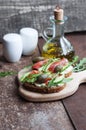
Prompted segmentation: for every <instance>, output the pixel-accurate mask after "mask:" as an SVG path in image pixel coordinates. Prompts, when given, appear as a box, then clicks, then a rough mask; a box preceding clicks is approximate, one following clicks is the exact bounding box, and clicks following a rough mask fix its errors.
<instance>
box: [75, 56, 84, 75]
mask: <svg viewBox="0 0 86 130" xmlns="http://www.w3.org/2000/svg"><path fill="white" fill-rule="evenodd" d="M83 70H86V58H83V59H81V60H80V61H79V63H77V64H76V66H75V67H74V70H73V71H74V72H80V71H83Z"/></svg>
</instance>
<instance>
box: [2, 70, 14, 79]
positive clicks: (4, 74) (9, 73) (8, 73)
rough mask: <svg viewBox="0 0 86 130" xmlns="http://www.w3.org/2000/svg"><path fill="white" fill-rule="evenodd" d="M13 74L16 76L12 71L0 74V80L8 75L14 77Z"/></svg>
mask: <svg viewBox="0 0 86 130" xmlns="http://www.w3.org/2000/svg"><path fill="white" fill-rule="evenodd" d="M14 74H16V72H13V71H4V72H0V78H1V77H5V76H9V75H14Z"/></svg>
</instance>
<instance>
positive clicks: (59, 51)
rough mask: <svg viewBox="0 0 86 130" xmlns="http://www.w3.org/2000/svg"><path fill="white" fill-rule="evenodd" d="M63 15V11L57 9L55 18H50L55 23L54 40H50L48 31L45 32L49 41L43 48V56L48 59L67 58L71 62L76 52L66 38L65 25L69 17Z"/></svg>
mask: <svg viewBox="0 0 86 130" xmlns="http://www.w3.org/2000/svg"><path fill="white" fill-rule="evenodd" d="M63 14H64V11H63V9H61V8H58V7H56V8H55V10H54V17H53V16H52V17H50V20H51V22H52V23H53V27H52V30H53V35H52V38H48V36H47V34H46V31H44V35H45V36H46V38H48V39H47V42H46V43H45V44H44V46H43V50H42V56H43V57H46V58H63V57H66V58H67V59H68V60H69V61H72V59H73V57H74V55H75V51H74V48H73V46H72V45H71V43H70V41H68V40H67V39H66V38H65V37H64V23H65V21H66V18H67V17H64V15H63ZM48 29H49V28H48Z"/></svg>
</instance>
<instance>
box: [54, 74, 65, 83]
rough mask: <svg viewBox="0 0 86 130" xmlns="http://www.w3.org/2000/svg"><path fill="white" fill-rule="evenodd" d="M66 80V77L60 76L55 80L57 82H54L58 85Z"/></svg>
mask: <svg viewBox="0 0 86 130" xmlns="http://www.w3.org/2000/svg"><path fill="white" fill-rule="evenodd" d="M63 79H64V75H61V76H58V77H56V78H55V80H54V81H53V83H58V82H61V81H62V80H63Z"/></svg>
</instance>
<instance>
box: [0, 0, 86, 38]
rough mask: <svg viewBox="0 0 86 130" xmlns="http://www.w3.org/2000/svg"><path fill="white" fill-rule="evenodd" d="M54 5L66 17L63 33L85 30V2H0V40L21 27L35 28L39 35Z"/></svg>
mask: <svg viewBox="0 0 86 130" xmlns="http://www.w3.org/2000/svg"><path fill="white" fill-rule="evenodd" d="M56 5H58V6H60V7H62V8H63V9H64V12H65V15H66V16H68V21H67V23H66V25H65V32H73V31H85V30H86V0H0V39H2V36H3V35H4V34H6V33H9V32H19V30H20V28H22V27H33V28H36V29H37V30H38V31H39V35H41V31H42V30H43V29H44V28H46V27H47V26H49V25H50V22H49V17H50V16H51V15H53V9H54V8H55V6H56Z"/></svg>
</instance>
